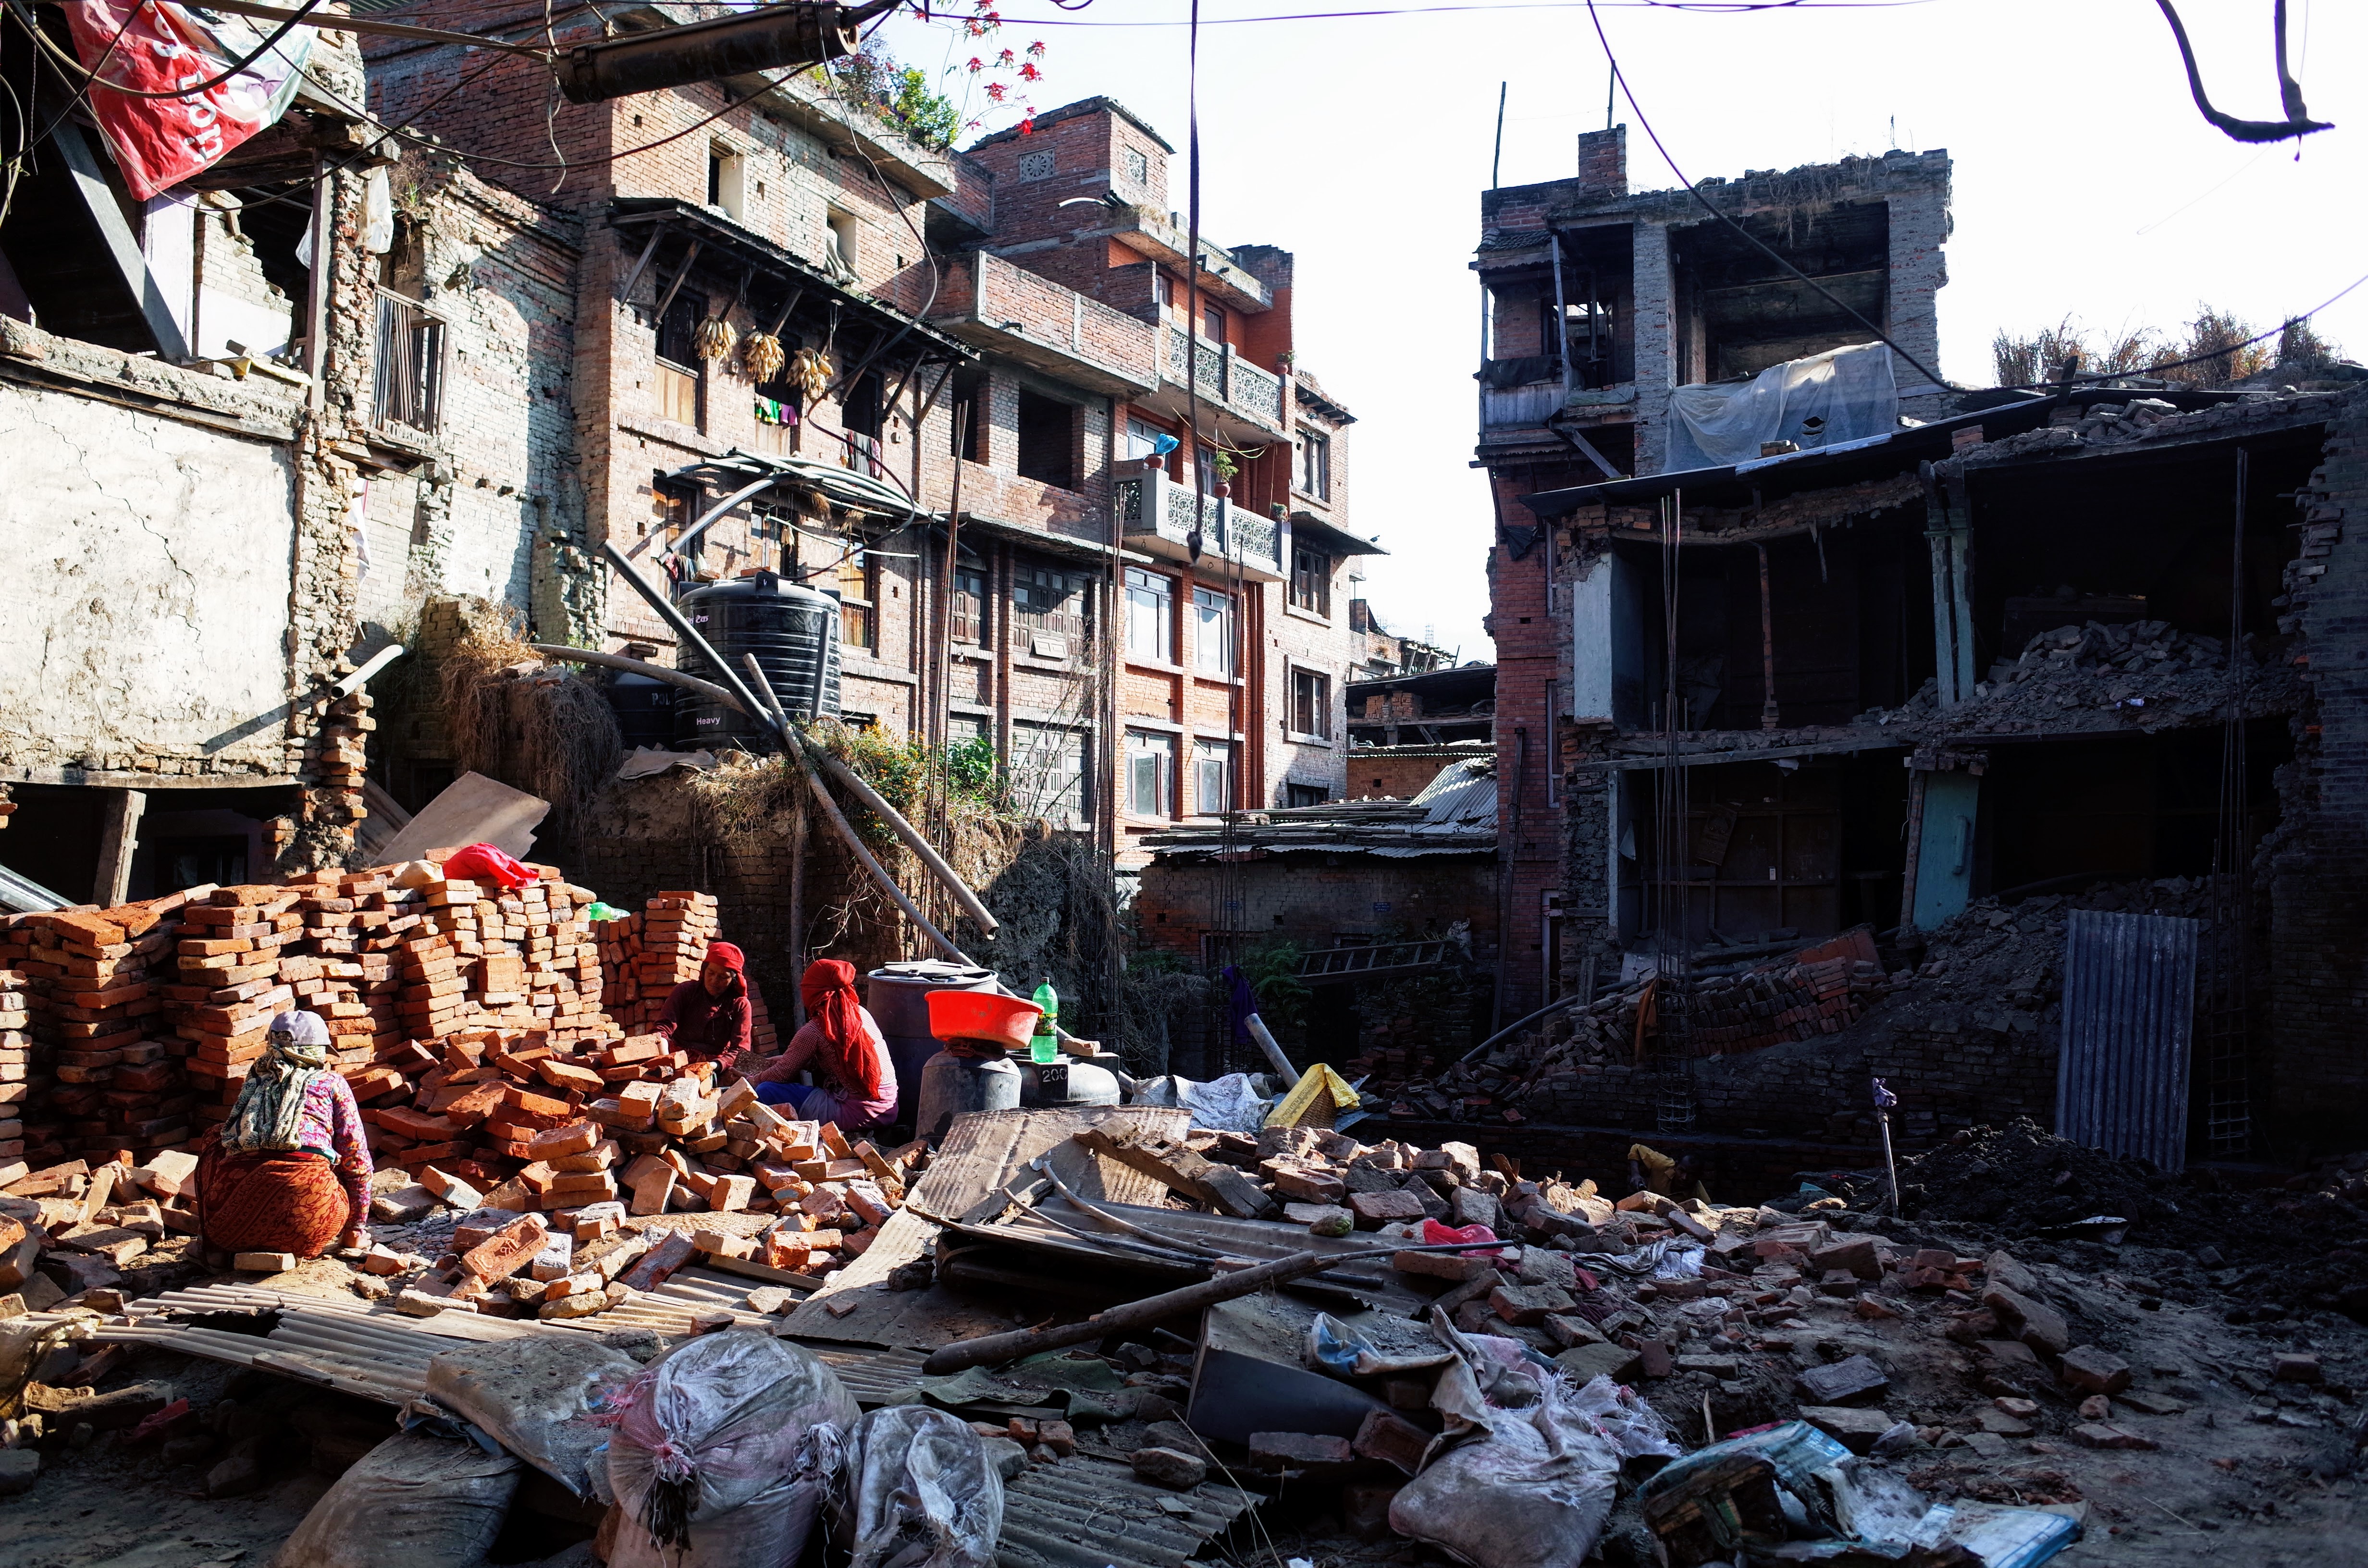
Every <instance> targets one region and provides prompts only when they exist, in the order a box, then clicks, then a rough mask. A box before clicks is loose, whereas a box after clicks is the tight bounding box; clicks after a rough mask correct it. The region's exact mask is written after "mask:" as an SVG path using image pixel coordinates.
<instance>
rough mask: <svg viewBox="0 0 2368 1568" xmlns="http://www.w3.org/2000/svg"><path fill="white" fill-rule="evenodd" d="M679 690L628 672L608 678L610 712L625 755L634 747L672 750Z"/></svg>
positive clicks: (619, 672) (621, 672)
mask: <svg viewBox="0 0 2368 1568" xmlns="http://www.w3.org/2000/svg"><path fill="white" fill-rule="evenodd" d="M681 689H682V688H681V687H677V686H670V685H668V684H667V683H666V682H665V681H662V680H656V679H653V678H652V677H651V676H637V675H635V674H633V672H632V671H631V670H619V671H618V672H617V673H616V674H614V675H612V676H609V711H611V712H613V713H614V714H616V715H617V729H618V731H619V732H620V733H621V734H622V735H623V737H624V743H625V749H626V750H627V751H632V749H633V748H634V747H635V746H654V747H655V748H656V749H657V750H659V751H666V750H669V749H671V748H672V747H673V745H674V694H675V693H676V692H677V691H679V690H681Z"/></svg>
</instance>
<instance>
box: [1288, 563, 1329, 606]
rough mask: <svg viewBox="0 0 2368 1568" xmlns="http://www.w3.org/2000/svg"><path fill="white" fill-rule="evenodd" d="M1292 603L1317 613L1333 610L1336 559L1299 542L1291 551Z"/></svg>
mask: <svg viewBox="0 0 2368 1568" xmlns="http://www.w3.org/2000/svg"><path fill="white" fill-rule="evenodd" d="M1291 602H1292V604H1293V605H1295V606H1297V607H1298V608H1301V609H1304V610H1306V611H1308V612H1309V613H1311V614H1314V615H1322V616H1329V615H1330V614H1331V613H1332V558H1331V557H1330V556H1328V555H1326V554H1325V553H1324V552H1323V551H1320V550H1304V549H1302V548H1300V547H1298V546H1296V545H1294V546H1292V551H1291Z"/></svg>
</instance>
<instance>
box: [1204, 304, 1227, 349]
mask: <svg viewBox="0 0 2368 1568" xmlns="http://www.w3.org/2000/svg"><path fill="white" fill-rule="evenodd" d="M1201 335H1202V336H1203V337H1206V338H1207V339H1208V340H1209V341H1210V342H1212V343H1223V342H1224V341H1225V307H1224V306H1223V305H1219V304H1212V303H1211V302H1210V301H1206V300H1203V301H1201Z"/></svg>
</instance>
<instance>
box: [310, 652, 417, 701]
mask: <svg viewBox="0 0 2368 1568" xmlns="http://www.w3.org/2000/svg"><path fill="white" fill-rule="evenodd" d="M406 652H408V650H407V649H405V648H404V645H403V644H402V643H400V642H390V643H388V644H387V645H386V646H385V647H383V648H381V649H380V650H379V651H378V652H377V653H372V654H371V655H370V659H369V661H368V662H367V663H366V664H364V665H362V667H361V668H359V669H358V670H356V671H355V672H354V673H353V674H351V675H349V676H346V677H345V678H344V679H343V680H340V681H339V682H337V684H336V685H335V686H333V687H330V688H329V695H330V696H331V697H351V696H352V695H353V694H354V693H355V692H357V691H359V690H360V689H361V688H362V687H365V686H367V685H369V684H370V677H371V676H374V675H376V674H378V672H379V671H381V670H382V669H384V668H386V666H387V665H391V664H393V663H394V662H395V660H397V659H400V658H401V657H403V655H404V653H406Z"/></svg>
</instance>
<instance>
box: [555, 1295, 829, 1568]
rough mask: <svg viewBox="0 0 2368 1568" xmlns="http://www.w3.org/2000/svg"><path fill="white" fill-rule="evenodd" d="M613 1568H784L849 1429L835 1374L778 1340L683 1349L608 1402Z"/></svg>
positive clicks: (719, 1341) (737, 1338)
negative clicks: (615, 1524)
mask: <svg viewBox="0 0 2368 1568" xmlns="http://www.w3.org/2000/svg"><path fill="white" fill-rule="evenodd" d="M594 1419H595V1420H596V1421H598V1423H600V1424H601V1425H603V1426H609V1427H610V1428H611V1433H610V1437H609V1491H610V1493H611V1494H612V1495H613V1496H615V1498H616V1499H617V1503H618V1506H619V1507H620V1509H621V1510H622V1513H623V1516H624V1517H623V1519H622V1521H621V1523H620V1526H619V1528H618V1530H617V1532H616V1547H615V1550H614V1551H613V1552H612V1553H611V1555H610V1557H609V1568H789V1565H790V1564H791V1563H793V1562H796V1561H797V1559H798V1556H799V1554H800V1553H802V1552H803V1551H804V1550H805V1544H806V1537H807V1536H808V1535H809V1534H810V1533H812V1530H813V1528H814V1515H815V1513H816V1511H817V1510H818V1508H819V1506H820V1504H821V1502H822V1498H823V1494H824V1492H825V1488H826V1486H827V1484H828V1477H829V1476H830V1475H831V1474H832V1473H833V1472H834V1471H836V1469H837V1463H838V1449H839V1444H840V1443H841V1441H842V1440H843V1438H844V1437H845V1434H846V1433H847V1431H848V1428H849V1427H851V1426H854V1425H855V1419H856V1408H855V1401H854V1400H853V1399H852V1398H850V1397H848V1392H847V1390H846V1389H845V1388H844V1387H843V1386H842V1385H841V1384H840V1383H839V1381H838V1377H837V1373H835V1372H833V1371H832V1370H831V1369H829V1368H827V1367H825V1366H824V1365H823V1364H822V1363H821V1362H820V1361H818V1360H816V1359H815V1358H814V1356H813V1355H812V1354H811V1353H810V1352H808V1351H806V1350H804V1349H803V1348H801V1347H800V1346H795V1345H792V1344H791V1343H790V1342H788V1341H787V1340H782V1339H775V1338H773V1337H772V1336H771V1335H764V1334H757V1333H754V1332H752V1331H750V1330H747V1329H728V1330H726V1331H724V1332H723V1333H722V1334H710V1335H700V1337H699V1338H696V1339H692V1340H689V1341H686V1342H685V1343H684V1344H682V1345H680V1346H677V1347H676V1348H675V1349H673V1350H671V1351H669V1352H667V1353H666V1355H664V1356H662V1357H660V1358H658V1359H656V1360H655V1361H653V1362H651V1363H650V1364H649V1365H648V1366H647V1367H644V1368H643V1369H641V1371H640V1372H638V1373H636V1374H635V1375H634V1376H633V1377H632V1380H631V1381H628V1382H626V1383H625V1384H624V1385H623V1387H621V1388H620V1389H618V1390H616V1391H615V1392H612V1393H610V1394H609V1395H607V1396H606V1397H604V1398H603V1399H602V1401H601V1403H600V1404H599V1406H598V1409H597V1410H596V1412H595V1414H594Z"/></svg>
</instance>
